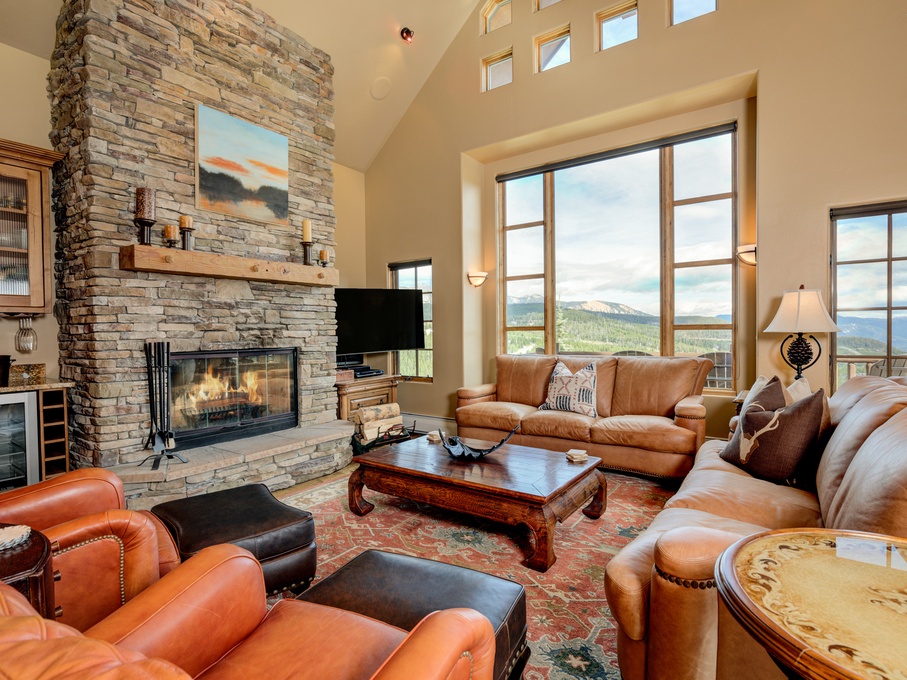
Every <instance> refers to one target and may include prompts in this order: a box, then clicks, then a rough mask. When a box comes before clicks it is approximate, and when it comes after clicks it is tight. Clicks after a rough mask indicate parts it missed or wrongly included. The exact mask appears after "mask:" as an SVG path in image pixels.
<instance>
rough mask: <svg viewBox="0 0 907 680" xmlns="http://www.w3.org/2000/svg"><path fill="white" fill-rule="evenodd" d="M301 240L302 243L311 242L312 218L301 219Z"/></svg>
mask: <svg viewBox="0 0 907 680" xmlns="http://www.w3.org/2000/svg"><path fill="white" fill-rule="evenodd" d="M302 241H303V243H311V242H312V220H303V221H302Z"/></svg>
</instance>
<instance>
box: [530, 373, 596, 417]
mask: <svg viewBox="0 0 907 680" xmlns="http://www.w3.org/2000/svg"><path fill="white" fill-rule="evenodd" d="M595 380H596V375H595V364H589V365H588V366H585V367H583V368H581V369H579V370H578V371H577V372H576V373H571V372H570V369H569V368H567V367H566V366H565V365H564V363H563V362H561V361H558V362H557V365H556V366H555V367H554V370H553V371H552V372H551V380H550V381H549V382H548V398H547V399H546V400H545V403H544V404H542V405H541V406H539V409H541V410H548V411H573V412H574V413H581V414H582V415H584V416H591V417H593V418H596V417H598V412H597V411H596V410H595Z"/></svg>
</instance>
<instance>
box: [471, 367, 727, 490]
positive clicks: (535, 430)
mask: <svg viewBox="0 0 907 680" xmlns="http://www.w3.org/2000/svg"><path fill="white" fill-rule="evenodd" d="M558 360H560V361H563V362H564V364H565V365H566V366H567V368H569V369H570V370H571V371H572V372H574V373H575V372H576V371H578V370H579V369H581V368H582V367H584V366H587V365H588V364H589V363H594V364H595V367H596V411H597V412H598V417H597V418H592V417H590V416H586V415H582V414H579V413H573V412H569V411H549V410H540V409H539V408H538V407H539V405H540V404H542V403H544V402H545V398H546V395H547V393H548V383H549V379H550V377H551V372H552V370H554V367H555V364H556V363H557V361H558ZM712 366H713V363H712V361H711V360H710V359H706V358H702V357H637V356H607V357H570V356H549V355H512V354H502V355H499V356H498V357H497V375H496V380H497V382H496V383H492V384H486V385H481V386H479V387H461V388H460V389H458V390H457V413H456V418H457V434H458V435H460V436H461V437H471V438H474V439H482V440H487V441H498V440H500V439H502V438H503V437H504V436H506V435H507V433H509V432H510V431H511V430H513V429H514V428H515V427H516V426H517V425H519V426H520V429H519V431H518V432H517V433H516V434H514V436H513V438H512V439H511V440H510V441H511V443H514V444H522V445H525V446H534V447H537V448H542V449H548V450H551V451H568V450H569V449H584V450H585V451H586V452H587V453H588V454H589V455H590V456H597V457H599V458H601V459H602V464H603V466H604V467H607V468H610V469H612V470H623V471H629V472H639V473H643V474H646V475H652V476H656V477H674V478H682V477H684V476H685V475H686V474H687V472H689V471H690V468H691V467H692V465H693V456H694V454H695V453H696V451H697V449H698V448H699V447H700V446H701V445H702V442H703V440H704V439H705V406H704V405H703V400H702V396H701V395H702V388H703V386H704V385H705V380H706V377H707V376H708V374H709V371H711V370H712Z"/></svg>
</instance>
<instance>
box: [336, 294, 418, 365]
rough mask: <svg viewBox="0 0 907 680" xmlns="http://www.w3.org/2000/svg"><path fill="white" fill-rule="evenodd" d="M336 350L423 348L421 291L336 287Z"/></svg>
mask: <svg viewBox="0 0 907 680" xmlns="http://www.w3.org/2000/svg"><path fill="white" fill-rule="evenodd" d="M334 301H335V302H336V303H337V354H338V355H344V354H368V353H369V352H392V351H396V350H402V349H424V348H425V330H424V327H423V325H422V291H421V290H411V289H410V290H400V289H396V288H336V289H334Z"/></svg>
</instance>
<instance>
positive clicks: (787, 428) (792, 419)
mask: <svg viewBox="0 0 907 680" xmlns="http://www.w3.org/2000/svg"><path fill="white" fill-rule="evenodd" d="M769 385H771V383H770V384H769ZM775 389H777V388H775ZM770 390H771V388H770V386H766V388H765V389H763V390H762V392H761V393H760V394H759V395H758V396H757V397H756V399H755V400H754V401H753V402H752V404H750V406H749V407H748V408H747V409H746V410H745V411H743V412H742V413H741V414H740V422H739V423H738V424H737V429H736V430H735V431H734V436H733V437H731V441H730V442H728V444H727V446H726V447H725V448H724V450H723V451H722V452H721V457H722V458H723V459H724V460H726V461H728V462H729V463H732V464H734V465H738V466H740V467H741V468H743V469H744V470H746V471H747V472H749V473H750V474H751V475H753V476H754V477H758V478H759V479H765V480H768V481H771V482H784V481H793V479H794V477H795V476H796V475H797V474H798V473H799V472H800V471H802V470H804V465H803V463H804V461H806V460H808V456H809V454H810V452H811V449H812V447H813V446H814V445H815V444H816V442H817V440H818V438H819V433H820V431H821V428H822V414H823V412H824V410H825V391H824V390H821V389H820V390H818V391H817V392H816V393H814V394H812V395H810V396H809V397H807V398H805V399H801V400H800V401H797V402H795V403H793V404H791V405H790V406H784V405H783V403H784V402H783V399H784V397H783V394H780V393H779V398H780V399H781V404H782V406H781V407H780V408H778V407H777V406H775V408H774V409H773V408H772V406H771V404H772V403H773V402H772V401H771V399H772V397H771V395H769V396H767V397H766V398H765V399H763V395H765V394H767V393H768V392H769V391H770ZM780 392H783V390H781V391H780ZM763 401H765V403H766V404H768V406H767V407H766V408H763V406H762V402H763ZM814 469H815V468H813V470H814Z"/></svg>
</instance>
